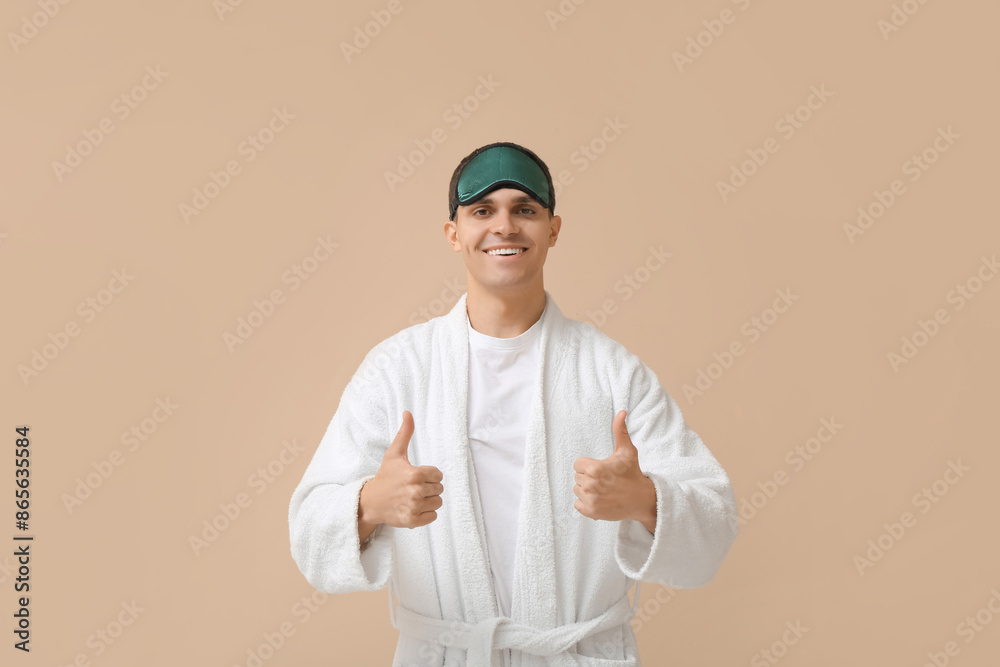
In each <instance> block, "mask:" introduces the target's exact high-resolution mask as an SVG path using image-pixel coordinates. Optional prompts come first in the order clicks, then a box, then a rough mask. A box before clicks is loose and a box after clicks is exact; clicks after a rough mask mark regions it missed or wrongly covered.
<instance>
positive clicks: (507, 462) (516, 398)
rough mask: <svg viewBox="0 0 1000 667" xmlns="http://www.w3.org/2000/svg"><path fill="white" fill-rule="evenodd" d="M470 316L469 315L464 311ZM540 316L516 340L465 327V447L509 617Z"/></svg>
mask: <svg viewBox="0 0 1000 667" xmlns="http://www.w3.org/2000/svg"><path fill="white" fill-rule="evenodd" d="M466 317H468V313H466ZM540 323H541V317H539V318H538V320H537V321H536V322H535V323H534V324H533V325H531V327H530V328H529V329H528V330H527V331H525V332H524V333H522V334H521V335H519V336H515V337H514V338H494V337H493V336H487V335H486V334H483V333H480V332H478V331H476V330H475V329H473V328H472V324H471V323H470V324H469V325H468V327H469V445H470V447H471V449H472V460H473V465H474V466H475V473H476V481H477V483H478V486H479V501H480V505H481V506H482V509H483V520H484V521H485V523H486V544H487V548H488V550H489V555H490V563H491V564H492V566H493V586H494V588H495V589H496V594H497V602H498V603H499V607H500V615H501V616H510V605H511V589H512V588H513V580H514V554H515V553H516V547H517V517H518V510H519V508H520V504H521V486H522V477H523V470H524V444H525V440H526V438H527V432H528V414H529V410H530V408H531V392H532V389H533V384H534V382H533V381H534V379H535V375H536V372H537V370H538V363H539V359H538V354H539V344H540V342H541V341H540V340H539V334H540V333H541V330H542V329H541V325H540Z"/></svg>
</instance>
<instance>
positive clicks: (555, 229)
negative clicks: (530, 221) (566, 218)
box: [549, 215, 562, 248]
mask: <svg viewBox="0 0 1000 667" xmlns="http://www.w3.org/2000/svg"><path fill="white" fill-rule="evenodd" d="M550 224H551V225H552V232H551V233H550V234H549V247H550V248H551V247H552V246H554V245H555V244H556V239H558V238H559V230H560V229H561V228H562V218H560V217H559V216H558V215H554V216H552V220H551V222H550Z"/></svg>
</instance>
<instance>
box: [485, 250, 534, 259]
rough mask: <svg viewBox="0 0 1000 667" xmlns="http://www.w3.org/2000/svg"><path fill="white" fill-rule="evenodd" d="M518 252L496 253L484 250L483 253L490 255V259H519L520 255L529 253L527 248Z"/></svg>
mask: <svg viewBox="0 0 1000 667" xmlns="http://www.w3.org/2000/svg"><path fill="white" fill-rule="evenodd" d="M516 250H517V252H510V251H508V250H505V251H503V252H495V251H494V252H490V251H489V250H484V251H483V252H484V253H486V254H487V255H489V256H490V257H517V256H519V255H523V254H524V253H526V252H528V249H527V248H517V249H516Z"/></svg>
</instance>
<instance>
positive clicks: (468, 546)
mask: <svg viewBox="0 0 1000 667" xmlns="http://www.w3.org/2000/svg"><path fill="white" fill-rule="evenodd" d="M467 296H468V292H466V293H465V294H463V295H462V296H461V297H460V298H459V300H458V302H457V303H456V304H455V305H454V307H452V309H451V311H450V312H449V313H447V314H446V315H445V316H444V318H443V319H444V320H445V322H444V324H445V326H444V327H443V329H444V331H443V340H442V342H443V345H442V346H441V347H439V348H437V351H438V353H439V354H441V362H442V364H443V366H444V374H443V377H445V378H455V381H454V382H452V383H450V386H449V387H448V388H447V389H446V392H447V393H450V394H451V399H450V400H448V401H447V402H446V404H450V405H457V406H459V410H458V414H456V415H454V418H453V419H450V420H447V424H448V426H447V428H448V431H449V432H448V433H444V434H442V437H444V441H445V442H446V443H449V444H450V445H451V451H450V456H449V461H452V462H453V463H452V464H451V465H450V466H449V469H448V473H447V474H446V475H445V485H446V487H445V488H446V489H447V490H448V499H447V500H446V502H447V503H449V511H451V512H453V522H452V524H451V527H452V528H453V529H454V530H455V531H457V534H456V536H455V540H456V543H457V544H458V545H459V547H458V550H459V552H460V553H459V554H458V556H459V557H458V559H457V563H458V574H459V577H460V582H459V584H460V590H462V591H463V592H464V593H465V594H466V601H467V603H468V605H469V606H470V609H471V610H472V612H473V613H472V614H471V615H470V616H472V617H474V619H475V620H483V619H486V618H490V617H496V616H498V615H499V607H498V604H497V600H496V593H495V591H494V588H493V579H492V576H491V573H490V565H489V552H488V550H487V546H486V533H485V527H484V521H483V514H482V508H481V507H480V501H479V492H478V485H477V482H476V471H475V466H474V465H473V463H472V455H471V451H470V446H469V432H468V423H469V417H468V397H469V332H468V323H469V319H468V311H467V309H466V300H467ZM540 319H541V332H540V336H539V339H540V341H539V344H540V349H539V365H538V369H537V371H536V373H535V377H534V378H533V380H532V398H531V403H530V405H531V408H530V414H529V415H528V416H527V417H528V429H527V437H526V440H525V449H524V473H523V484H522V490H521V504H520V509H519V514H518V529H517V552H516V555H515V560H514V581H513V591H512V600H511V619H512V620H514V621H517V622H520V623H524V624H527V625H532V626H534V627H538V628H551V627H554V626H556V625H557V624H558V616H557V597H558V596H557V592H556V568H555V548H554V546H555V535H554V529H553V523H552V496H551V491H550V486H549V475H548V455H547V446H548V442H547V438H546V431H545V408H546V404H547V403H549V400H550V399H549V397H550V396H551V394H552V392H553V390H554V389H555V382H554V379H555V378H556V377H558V371H559V368H560V365H561V363H562V360H563V356H564V354H563V352H564V351H565V349H566V348H567V345H566V341H565V340H562V339H561V338H560V334H561V333H562V331H563V328H564V325H565V321H566V318H565V317H564V316H563V314H562V311H561V310H559V307H558V306H556V304H555V302H554V301H553V299H552V295H551V294H549V292H548V291H545V308H544V310H543V311H542V315H541V318H540ZM550 341H558V344H555V345H549V342H550ZM442 348H443V349H442ZM543 392H544V393H543ZM543 395H544V396H546V400H544V401H542V400H540V397H541V396H543ZM482 472H483V471H480V473H482ZM449 479H450V480H451V482H450V483H449V481H448V480H449ZM470 620H471V619H470Z"/></svg>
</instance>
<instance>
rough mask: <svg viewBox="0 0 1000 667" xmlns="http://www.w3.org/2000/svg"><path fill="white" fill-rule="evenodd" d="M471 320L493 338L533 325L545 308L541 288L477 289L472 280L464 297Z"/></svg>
mask: <svg viewBox="0 0 1000 667" xmlns="http://www.w3.org/2000/svg"><path fill="white" fill-rule="evenodd" d="M465 308H466V312H467V313H468V315H469V324H471V325H472V328H473V329H475V330H476V331H478V332H479V333H482V334H485V335H487V336H493V337H494V338H513V337H515V336H520V335H521V334H523V333H524V332H525V331H527V330H528V329H530V328H531V325H533V324H534V323H535V322H537V321H538V318H539V317H541V316H542V311H544V310H545V292H544V290H543V289H542V288H540V287H539V288H538V289H534V290H531V291H528V292H523V291H522V292H520V293H512V294H509V295H508V294H497V293H494V292H489V291H486V290H482V289H474V288H473V285H472V283H471V282H470V285H469V290H468V296H467V297H466V300H465Z"/></svg>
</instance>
